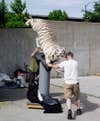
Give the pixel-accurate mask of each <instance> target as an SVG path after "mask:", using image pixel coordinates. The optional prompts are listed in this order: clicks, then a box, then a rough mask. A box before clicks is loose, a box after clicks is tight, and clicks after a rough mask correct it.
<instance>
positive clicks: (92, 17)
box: [84, 1, 100, 22]
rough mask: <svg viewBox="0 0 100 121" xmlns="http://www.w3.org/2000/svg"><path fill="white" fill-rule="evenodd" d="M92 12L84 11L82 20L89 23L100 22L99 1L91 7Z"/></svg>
mask: <svg viewBox="0 0 100 121" xmlns="http://www.w3.org/2000/svg"><path fill="white" fill-rule="evenodd" d="M93 8H94V10H93V11H89V10H84V19H85V20H86V21H91V22H100V1H98V2H95V3H94V5H93Z"/></svg>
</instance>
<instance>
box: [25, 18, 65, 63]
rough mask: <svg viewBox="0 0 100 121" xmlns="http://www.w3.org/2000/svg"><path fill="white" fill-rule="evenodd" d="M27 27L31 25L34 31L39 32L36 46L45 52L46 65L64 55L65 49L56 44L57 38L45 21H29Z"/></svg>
mask: <svg viewBox="0 0 100 121" xmlns="http://www.w3.org/2000/svg"><path fill="white" fill-rule="evenodd" d="M26 25H27V26H28V25H31V27H32V29H33V30H34V31H36V32H37V38H36V45H37V47H40V48H41V49H42V50H43V53H44V54H45V59H46V63H50V62H51V61H57V60H58V59H59V57H60V56H61V55H63V54H64V51H65V50H64V48H62V47H60V46H59V45H58V44H57V43H56V42H55V40H56V37H55V35H54V33H53V32H52V31H51V29H50V27H49V24H48V23H47V22H46V21H45V20H42V19H29V20H28V21H27V22H26Z"/></svg>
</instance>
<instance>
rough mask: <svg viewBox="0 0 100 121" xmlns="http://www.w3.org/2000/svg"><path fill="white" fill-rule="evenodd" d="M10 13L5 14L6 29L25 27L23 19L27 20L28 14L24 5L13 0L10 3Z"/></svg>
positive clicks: (19, 0)
mask: <svg viewBox="0 0 100 121" xmlns="http://www.w3.org/2000/svg"><path fill="white" fill-rule="evenodd" d="M10 7H11V10H12V11H11V12H9V13H8V14H7V18H8V20H7V23H6V27H7V28H17V27H25V24H24V23H25V18H29V14H28V12H27V9H26V3H25V2H24V3H22V1H21V0H14V1H13V2H11V5H10Z"/></svg>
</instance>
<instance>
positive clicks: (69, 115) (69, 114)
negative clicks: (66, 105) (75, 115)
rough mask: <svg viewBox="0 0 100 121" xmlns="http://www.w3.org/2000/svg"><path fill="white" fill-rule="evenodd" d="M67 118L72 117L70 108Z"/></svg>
mask: <svg viewBox="0 0 100 121" xmlns="http://www.w3.org/2000/svg"><path fill="white" fill-rule="evenodd" d="M67 119H69V120H71V119H72V110H71V109H69V110H68V117H67Z"/></svg>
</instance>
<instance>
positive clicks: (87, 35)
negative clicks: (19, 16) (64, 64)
mask: <svg viewBox="0 0 100 121" xmlns="http://www.w3.org/2000/svg"><path fill="white" fill-rule="evenodd" d="M48 22H49V23H50V26H51V28H52V30H53V31H54V32H55V34H56V37H57V42H58V43H59V44H60V45H61V46H64V47H65V48H66V49H67V51H73V52H74V54H75V58H76V59H77V60H78V61H79V72H80V74H81V75H87V74H94V73H97V72H100V65H99V62H100V52H99V51H100V47H99V46H100V24H99V23H86V22H68V21H66V22H61V21H58V22H57V21H48ZM35 37H36V34H35V32H33V31H32V29H27V28H26V29H0V72H6V73H10V74H12V72H13V71H14V70H15V69H16V68H18V67H21V68H22V67H23V65H24V62H26V63H28V64H29V63H30V60H31V58H30V54H31V52H32V51H33V49H34V48H35ZM54 75H55V74H54Z"/></svg>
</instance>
